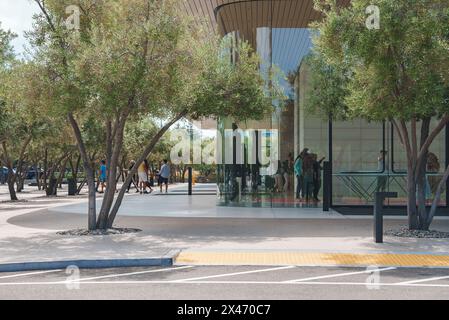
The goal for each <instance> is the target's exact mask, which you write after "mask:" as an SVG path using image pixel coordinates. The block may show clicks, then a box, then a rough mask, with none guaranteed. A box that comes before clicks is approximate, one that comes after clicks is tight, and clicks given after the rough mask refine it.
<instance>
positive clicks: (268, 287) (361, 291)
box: [0, 266, 449, 300]
mask: <svg viewBox="0 0 449 320" xmlns="http://www.w3.org/2000/svg"><path fill="white" fill-rule="evenodd" d="M374 270H375V272H372V271H371V269H369V270H367V269H364V268H336V267H257V266H208V267H199V266H175V267H170V268H127V269H98V270H77V269H76V268H72V269H69V270H55V271H34V272H18V273H17V272H16V273H1V274H0V299H33V300H34V299H39V300H40V299H58V300H60V299H119V300H124V299H150V300H154V299H156V300H186V299H187V300H196V299H201V300H290V299H292V300H298V299H444V300H445V299H449V269H430V268H428V269H410V268H397V269H396V268H381V269H380V270H376V269H374Z"/></svg>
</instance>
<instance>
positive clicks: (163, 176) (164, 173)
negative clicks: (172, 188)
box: [159, 160, 170, 193]
mask: <svg viewBox="0 0 449 320" xmlns="http://www.w3.org/2000/svg"><path fill="white" fill-rule="evenodd" d="M169 179H170V166H169V165H168V160H164V164H163V165H162V167H161V171H160V173H159V184H160V186H161V193H162V187H163V185H164V184H165V193H168V180H169Z"/></svg>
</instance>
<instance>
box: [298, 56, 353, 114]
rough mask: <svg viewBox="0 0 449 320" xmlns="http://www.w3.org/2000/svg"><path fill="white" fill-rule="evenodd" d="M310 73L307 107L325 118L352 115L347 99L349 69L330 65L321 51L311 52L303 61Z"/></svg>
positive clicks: (311, 111)
mask: <svg viewBox="0 0 449 320" xmlns="http://www.w3.org/2000/svg"><path fill="white" fill-rule="evenodd" d="M302 63H303V64H304V67H305V68H306V70H307V72H308V75H309V82H308V83H307V93H306V96H305V97H304V99H305V101H304V102H305V109H306V110H307V111H308V112H310V113H312V114H315V115H319V116H320V117H321V118H323V119H328V118H329V117H330V118H332V119H333V120H345V119H348V118H350V117H351V114H350V112H349V110H348V107H347V106H346V103H345V99H346V97H347V96H348V94H349V92H348V89H347V86H348V77H347V73H346V72H347V70H345V68H343V67H342V66H338V65H330V64H328V63H326V61H324V59H323V56H322V55H320V54H319V53H316V52H314V53H311V54H310V55H308V56H307V57H306V58H305V59H304V61H303V62H302Z"/></svg>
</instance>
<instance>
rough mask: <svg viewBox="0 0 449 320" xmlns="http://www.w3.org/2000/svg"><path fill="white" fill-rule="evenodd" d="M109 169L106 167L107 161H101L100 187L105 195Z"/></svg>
mask: <svg viewBox="0 0 449 320" xmlns="http://www.w3.org/2000/svg"><path fill="white" fill-rule="evenodd" d="M106 172H107V167H106V161H104V160H101V165H100V187H101V191H100V193H104V189H105V188H106V179H107V173H106Z"/></svg>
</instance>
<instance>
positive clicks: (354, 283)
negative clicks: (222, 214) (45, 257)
mask: <svg viewBox="0 0 449 320" xmlns="http://www.w3.org/2000/svg"><path fill="white" fill-rule="evenodd" d="M67 283H68V282H16V283H14V282H4V283H0V287H9V286H53V285H66V284H67ZM145 284H147V285H151V284H166V285H195V284H204V285H217V284H228V285H229V284H232V285H288V286H291V285H294V286H301V285H302V286H304V285H307V286H364V287H367V286H372V285H374V284H373V283H369V284H367V283H365V282H279V281H186V282H178V281H87V282H83V285H145ZM375 285H376V286H377V285H378V286H380V287H419V288H449V284H420V283H411V284H400V283H376V284H375Z"/></svg>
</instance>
